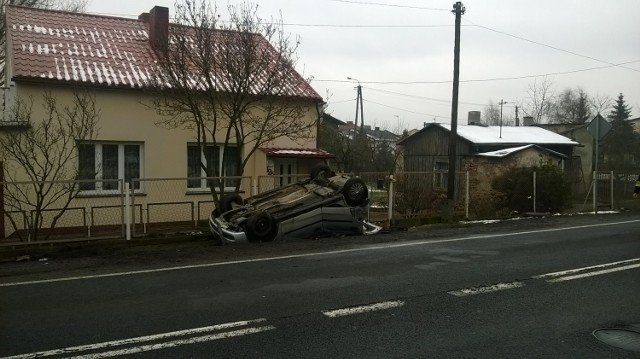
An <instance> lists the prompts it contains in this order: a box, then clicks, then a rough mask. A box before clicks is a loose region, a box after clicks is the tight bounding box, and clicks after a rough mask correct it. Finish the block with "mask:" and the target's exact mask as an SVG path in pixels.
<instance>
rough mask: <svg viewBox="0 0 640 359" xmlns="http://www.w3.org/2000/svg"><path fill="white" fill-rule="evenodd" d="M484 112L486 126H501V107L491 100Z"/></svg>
mask: <svg viewBox="0 0 640 359" xmlns="http://www.w3.org/2000/svg"><path fill="white" fill-rule="evenodd" d="M483 112H484V113H483V114H482V115H483V117H484V122H485V124H487V125H489V126H497V125H500V107H498V105H496V104H495V103H494V102H493V100H489V104H488V105H487V106H486V107H485V108H484V111H483Z"/></svg>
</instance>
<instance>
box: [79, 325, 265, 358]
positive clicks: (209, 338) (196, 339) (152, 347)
mask: <svg viewBox="0 0 640 359" xmlns="http://www.w3.org/2000/svg"><path fill="white" fill-rule="evenodd" d="M274 329H276V327H274V326H272V325H268V326H265V327H257V328H247V329H241V330H234V331H231V332H225V333H219V334H212V335H205V336H201V337H194V338H188V339H181V340H174V341H171V342H166V343H159V344H150V345H143V346H139V347H133V348H127V349H122V350H113V351H109V352H102V353H96V354H87V355H81V356H76V357H71V358H69V359H100V358H115V357H120V356H122V355H129V354H136V353H142V352H148V351H151V350H160V349H169V348H175V347H178V346H182V345H188V344H195V343H203V342H210V341H213V340H219V339H227V338H233V337H238V336H242V335H247V334H255V333H260V332H264V331H268V330H274Z"/></svg>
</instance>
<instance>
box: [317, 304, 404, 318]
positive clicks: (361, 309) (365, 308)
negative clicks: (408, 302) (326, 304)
mask: <svg viewBox="0 0 640 359" xmlns="http://www.w3.org/2000/svg"><path fill="white" fill-rule="evenodd" d="M404 304H405V303H404V302H403V301H401V300H393V301H388V302H381V303H376V304H370V305H362V306H358V307H348V308H342V309H334V310H328V311H323V312H322V314H324V315H325V316H327V317H329V318H337V317H344V316H346V315H354V314H361V313H367V312H373V311H378V310H386V309H392V308H398V307H402V306H403V305H404Z"/></svg>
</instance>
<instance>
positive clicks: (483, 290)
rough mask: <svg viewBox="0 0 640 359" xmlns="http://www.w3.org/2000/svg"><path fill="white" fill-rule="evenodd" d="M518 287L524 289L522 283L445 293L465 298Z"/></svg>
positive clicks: (501, 284)
mask: <svg viewBox="0 0 640 359" xmlns="http://www.w3.org/2000/svg"><path fill="white" fill-rule="evenodd" d="M520 287H524V283H523V282H510V283H498V284H493V285H488V286H484V287H476V288H466V289H460V290H452V291H450V292H447V293H449V294H452V295H455V296H456V297H466V296H468V295H476V294H484V293H490V292H497V291H499V290H507V289H514V288H520Z"/></svg>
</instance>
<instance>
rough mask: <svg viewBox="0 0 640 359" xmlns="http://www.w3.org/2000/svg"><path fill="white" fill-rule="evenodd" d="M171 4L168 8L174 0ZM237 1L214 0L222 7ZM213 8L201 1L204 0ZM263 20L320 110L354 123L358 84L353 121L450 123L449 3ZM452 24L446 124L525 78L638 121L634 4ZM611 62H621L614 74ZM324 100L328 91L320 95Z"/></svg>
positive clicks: (149, 3) (384, 2)
mask: <svg viewBox="0 0 640 359" xmlns="http://www.w3.org/2000/svg"><path fill="white" fill-rule="evenodd" d="M179 1H180V0H179ZM239 2H242V1H239V0H229V1H226V0H225V1H218V2H217V4H218V6H219V7H222V8H224V7H226V6H227V4H228V3H231V4H234V3H239ZM212 3H213V1H212ZM254 3H258V4H259V11H258V12H259V14H260V16H261V17H263V18H271V17H279V16H280V15H279V14H280V12H281V13H282V19H283V21H284V23H285V24H286V25H285V32H286V33H288V34H291V35H292V36H299V37H300V40H301V46H300V48H299V50H298V57H299V61H298V65H297V69H298V71H299V72H300V73H301V74H302V75H303V76H304V77H306V78H312V81H311V85H312V86H313V87H314V88H315V89H316V91H317V92H318V93H319V94H320V95H321V96H322V97H323V98H324V99H325V101H328V104H329V106H328V109H327V112H329V113H331V114H332V115H333V116H335V117H337V118H339V119H341V120H343V121H353V120H354V118H355V109H356V103H355V97H356V91H355V88H354V87H355V86H356V85H357V83H355V82H353V81H349V80H347V77H351V78H356V79H358V80H359V81H360V82H361V84H362V86H363V90H362V92H363V99H364V106H363V107H364V118H365V123H366V124H370V125H372V126H380V127H381V128H386V129H389V130H393V131H395V130H397V128H398V127H399V125H400V127H402V128H417V127H422V125H423V123H424V122H434V121H436V122H444V123H448V122H450V118H451V94H452V79H453V43H454V27H453V25H454V20H455V16H454V15H453V14H452V13H451V9H452V7H453V4H454V1H450V0H447V1H441V0H437V1H435V0H434V1H425V0H304V1H302V0H262V1H254ZM174 4H175V1H174V0H135V1H132V0H108V1H106V0H91V1H90V4H89V6H88V9H87V10H88V12H91V13H99V14H106V15H114V16H123V17H137V15H139V14H140V13H142V12H148V11H149V10H150V9H151V8H152V7H153V6H154V5H160V6H166V7H168V8H169V9H170V14H172V13H173V7H174ZM463 4H464V6H465V7H466V13H465V14H464V15H463V17H462V29H461V60H460V80H461V83H460V97H459V101H460V105H459V110H458V113H459V115H458V119H459V121H460V123H466V119H467V113H468V111H474V110H476V111H482V110H483V109H484V107H485V106H486V105H487V104H488V103H489V101H493V103H498V102H499V101H500V100H501V99H502V100H504V101H505V102H508V104H505V105H504V109H503V111H504V116H505V117H506V116H510V117H513V114H514V112H515V108H514V104H516V103H518V104H522V103H523V102H525V103H526V102H527V100H528V94H527V90H528V88H529V86H530V85H531V84H532V83H533V82H534V81H535V80H536V79H537V80H538V81H541V80H542V78H543V77H535V76H537V75H545V74H547V77H548V79H550V80H551V81H553V89H554V90H555V92H560V91H562V90H564V89H566V88H569V87H570V88H576V87H578V86H579V87H582V88H583V89H584V90H585V91H586V92H587V93H589V94H590V95H599V96H610V97H611V98H612V99H615V98H617V96H618V94H619V93H623V94H624V96H625V99H626V101H627V103H628V104H629V105H630V106H631V107H632V116H633V117H638V116H640V21H638V16H639V14H640V1H638V0H611V1H602V0H527V1H524V0H511V1H504V0H467V1H463ZM617 64H624V65H619V66H615V65H617ZM327 93H328V95H327ZM520 117H522V112H520Z"/></svg>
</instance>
